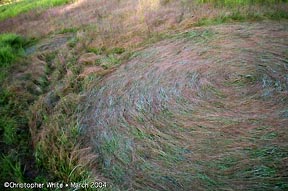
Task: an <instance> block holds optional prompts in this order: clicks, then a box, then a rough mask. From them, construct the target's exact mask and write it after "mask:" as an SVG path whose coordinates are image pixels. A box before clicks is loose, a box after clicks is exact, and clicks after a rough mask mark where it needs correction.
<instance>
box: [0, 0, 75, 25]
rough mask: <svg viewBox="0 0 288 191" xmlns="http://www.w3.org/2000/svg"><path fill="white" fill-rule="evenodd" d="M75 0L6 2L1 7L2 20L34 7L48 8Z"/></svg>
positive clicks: (0, 15) (0, 18)
mask: <svg viewBox="0 0 288 191" xmlns="http://www.w3.org/2000/svg"><path fill="white" fill-rule="evenodd" d="M73 1H74V0H39V1H34V0H23V1H20V2H17V3H12V4H6V5H3V6H1V7H0V21H1V20H4V19H7V18H10V17H15V16H17V15H19V14H21V13H26V12H28V11H31V10H33V9H37V8H42V9H47V8H50V7H55V6H59V5H63V4H67V3H69V2H73Z"/></svg>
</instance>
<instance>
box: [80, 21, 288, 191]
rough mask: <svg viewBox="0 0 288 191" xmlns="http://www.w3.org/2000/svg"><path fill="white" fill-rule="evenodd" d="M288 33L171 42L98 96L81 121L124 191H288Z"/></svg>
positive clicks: (198, 32) (252, 28)
mask: <svg viewBox="0 0 288 191" xmlns="http://www.w3.org/2000/svg"><path fill="white" fill-rule="evenodd" d="M287 34H288V24H287V22H285V21H283V22H281V23H280V22H261V23H259V24H256V23H254V24H251V23H243V24H233V25H221V26H212V27H205V28H198V29H195V30H188V31H186V32H183V33H179V34H175V35H172V36H169V37H167V39H165V40H163V41H161V42H158V43H156V44H153V45H151V46H150V47H148V48H146V49H144V50H142V51H139V52H136V53H135V54H134V55H133V56H132V57H131V58H130V59H129V61H127V63H125V64H123V65H122V66H121V67H120V68H119V69H118V70H117V71H115V72H113V73H111V74H110V75H108V76H107V77H105V78H104V79H103V80H101V81H100V82H97V83H94V84H93V85H91V86H90V89H89V93H88V94H87V96H86V99H85V101H84V103H83V105H82V106H81V110H80V111H82V112H81V113H79V116H81V117H80V124H81V129H82V134H83V136H87V138H88V139H87V144H88V145H93V147H94V149H95V152H97V153H98V154H99V160H100V161H99V162H100V163H99V164H101V165H100V167H99V166H98V168H100V169H101V170H102V172H103V173H104V174H105V175H106V176H107V177H109V178H110V179H111V180H112V182H113V183H114V184H115V185H120V188H121V189H132V190H135V189H137V190H285V189H287V188H288V184H287V182H288V178H287V176H288V174H287V172H288V166H287V157H288V145H287V139H288V133H287V132H288V131H287V127H288V118H287V112H288V110H287V106H288V96H287V95H288V76H287V75H288V74H287V73H288V65H287V64H288V52H287V50H288V35H287Z"/></svg>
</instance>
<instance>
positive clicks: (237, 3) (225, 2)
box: [198, 0, 287, 7]
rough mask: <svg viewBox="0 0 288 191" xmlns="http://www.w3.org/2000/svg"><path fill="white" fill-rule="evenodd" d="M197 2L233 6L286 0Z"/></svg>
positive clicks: (217, 0) (268, 3) (205, 0)
mask: <svg viewBox="0 0 288 191" xmlns="http://www.w3.org/2000/svg"><path fill="white" fill-rule="evenodd" d="M198 2H199V3H211V4H214V5H215V6H228V7H234V6H239V5H242V6H243V5H255V4H260V5H273V4H277V3H281V2H284V3H286V2H287V0H198Z"/></svg>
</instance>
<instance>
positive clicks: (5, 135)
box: [0, 34, 32, 181]
mask: <svg viewBox="0 0 288 191" xmlns="http://www.w3.org/2000/svg"><path fill="white" fill-rule="evenodd" d="M27 43H28V41H27V40H26V39H25V38H23V37H21V36H18V35H16V34H2V35H0V106H1V107H0V132H1V158H0V166H1V173H0V177H1V181H5V180H8V178H9V180H11V179H10V178H11V177H12V179H13V180H14V181H23V177H24V176H23V169H22V168H21V165H20V160H19V159H20V157H23V158H25V159H27V157H28V155H32V153H31V151H29V147H28V145H29V142H28V140H29V136H30V135H29V129H28V128H27V123H28V119H27V117H26V116H25V114H24V113H23V110H25V109H27V108H28V104H29V103H28V102H26V101H27V100H25V97H24V95H23V99H22V100H21V101H19V99H18V98H17V96H16V95H15V94H13V93H12V92H10V91H9V90H7V89H6V88H4V86H3V83H4V80H5V79H6V78H7V76H8V73H9V72H10V70H11V67H12V63H13V62H15V61H16V60H17V59H18V58H19V57H21V56H23V55H24V49H23V48H24V46H25V45H27Z"/></svg>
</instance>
